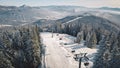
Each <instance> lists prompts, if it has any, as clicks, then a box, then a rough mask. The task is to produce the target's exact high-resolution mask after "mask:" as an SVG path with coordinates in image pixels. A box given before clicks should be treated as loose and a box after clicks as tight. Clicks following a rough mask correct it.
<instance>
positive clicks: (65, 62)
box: [41, 33, 77, 68]
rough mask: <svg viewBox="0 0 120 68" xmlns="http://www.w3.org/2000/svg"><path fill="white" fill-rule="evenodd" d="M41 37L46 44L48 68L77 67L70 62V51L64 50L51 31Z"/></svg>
mask: <svg viewBox="0 0 120 68" xmlns="http://www.w3.org/2000/svg"><path fill="white" fill-rule="evenodd" d="M41 37H42V38H43V44H44V45H46V54H45V55H46V57H45V62H46V68H77V67H76V65H73V64H71V63H70V61H69V57H67V55H69V54H68V52H66V51H64V49H63V48H62V47H61V45H60V44H59V42H57V41H56V39H55V38H51V33H42V34H41Z"/></svg>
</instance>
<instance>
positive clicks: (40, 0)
mask: <svg viewBox="0 0 120 68" xmlns="http://www.w3.org/2000/svg"><path fill="white" fill-rule="evenodd" d="M23 4H26V5H29V6H47V5H75V6H85V7H119V8H120V0H0V5H9V6H20V5H23Z"/></svg>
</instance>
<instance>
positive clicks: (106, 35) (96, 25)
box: [53, 16, 120, 68]
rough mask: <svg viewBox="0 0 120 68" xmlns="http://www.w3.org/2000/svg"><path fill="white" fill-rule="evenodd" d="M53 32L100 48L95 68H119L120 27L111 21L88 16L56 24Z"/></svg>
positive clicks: (90, 46)
mask: <svg viewBox="0 0 120 68" xmlns="http://www.w3.org/2000/svg"><path fill="white" fill-rule="evenodd" d="M53 31H54V32H59V33H67V34H70V35H72V36H76V37H77V39H76V40H75V42H77V43H81V42H82V41H83V40H84V41H85V43H84V44H85V46H87V47H89V48H96V47H99V51H98V54H96V56H95V60H94V66H93V68H119V65H120V63H119V62H120V27H118V26H116V25H114V24H113V23H112V22H110V21H109V20H106V19H103V18H99V17H95V16H87V17H83V18H81V19H78V20H75V21H72V22H70V23H56V27H55V28H54V30H53Z"/></svg>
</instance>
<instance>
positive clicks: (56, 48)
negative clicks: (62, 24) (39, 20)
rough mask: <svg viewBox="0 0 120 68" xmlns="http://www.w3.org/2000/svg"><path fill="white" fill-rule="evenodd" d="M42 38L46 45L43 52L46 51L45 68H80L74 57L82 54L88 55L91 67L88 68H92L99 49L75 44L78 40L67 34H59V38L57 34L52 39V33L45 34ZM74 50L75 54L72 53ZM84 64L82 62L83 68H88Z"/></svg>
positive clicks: (42, 34) (44, 57)
mask: <svg viewBox="0 0 120 68" xmlns="http://www.w3.org/2000/svg"><path fill="white" fill-rule="evenodd" d="M41 37H42V39H43V40H42V42H43V44H44V46H43V47H44V49H43V50H44V51H45V54H44V56H43V59H44V60H43V61H45V62H43V65H45V66H44V67H43V68H78V66H79V65H78V64H79V63H78V61H75V59H73V57H74V55H75V54H80V53H87V57H88V58H89V61H88V62H89V66H87V68H92V66H93V61H94V57H95V54H96V53H97V49H91V48H88V47H86V46H84V44H83V43H81V44H78V43H74V40H75V39H76V38H75V37H73V36H70V35H67V34H59V36H57V33H53V38H52V33H49V32H43V33H41ZM60 38H62V40H60ZM73 50H75V53H71V51H73ZM84 62H85V61H83V60H82V63H81V68H86V67H85V66H84Z"/></svg>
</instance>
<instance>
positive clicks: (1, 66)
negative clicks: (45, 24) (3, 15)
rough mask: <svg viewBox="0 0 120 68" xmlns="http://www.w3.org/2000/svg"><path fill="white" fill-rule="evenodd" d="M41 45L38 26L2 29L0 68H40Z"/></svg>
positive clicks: (0, 30)
mask: <svg viewBox="0 0 120 68" xmlns="http://www.w3.org/2000/svg"><path fill="white" fill-rule="evenodd" d="M41 48H42V47H41V43H40V37H39V31H38V27H37V26H20V27H9V28H7V27H5V28H1V29H0V68H38V67H39V68H40V67H41V60H42V58H41V53H42V51H41V50H42V49H41Z"/></svg>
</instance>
